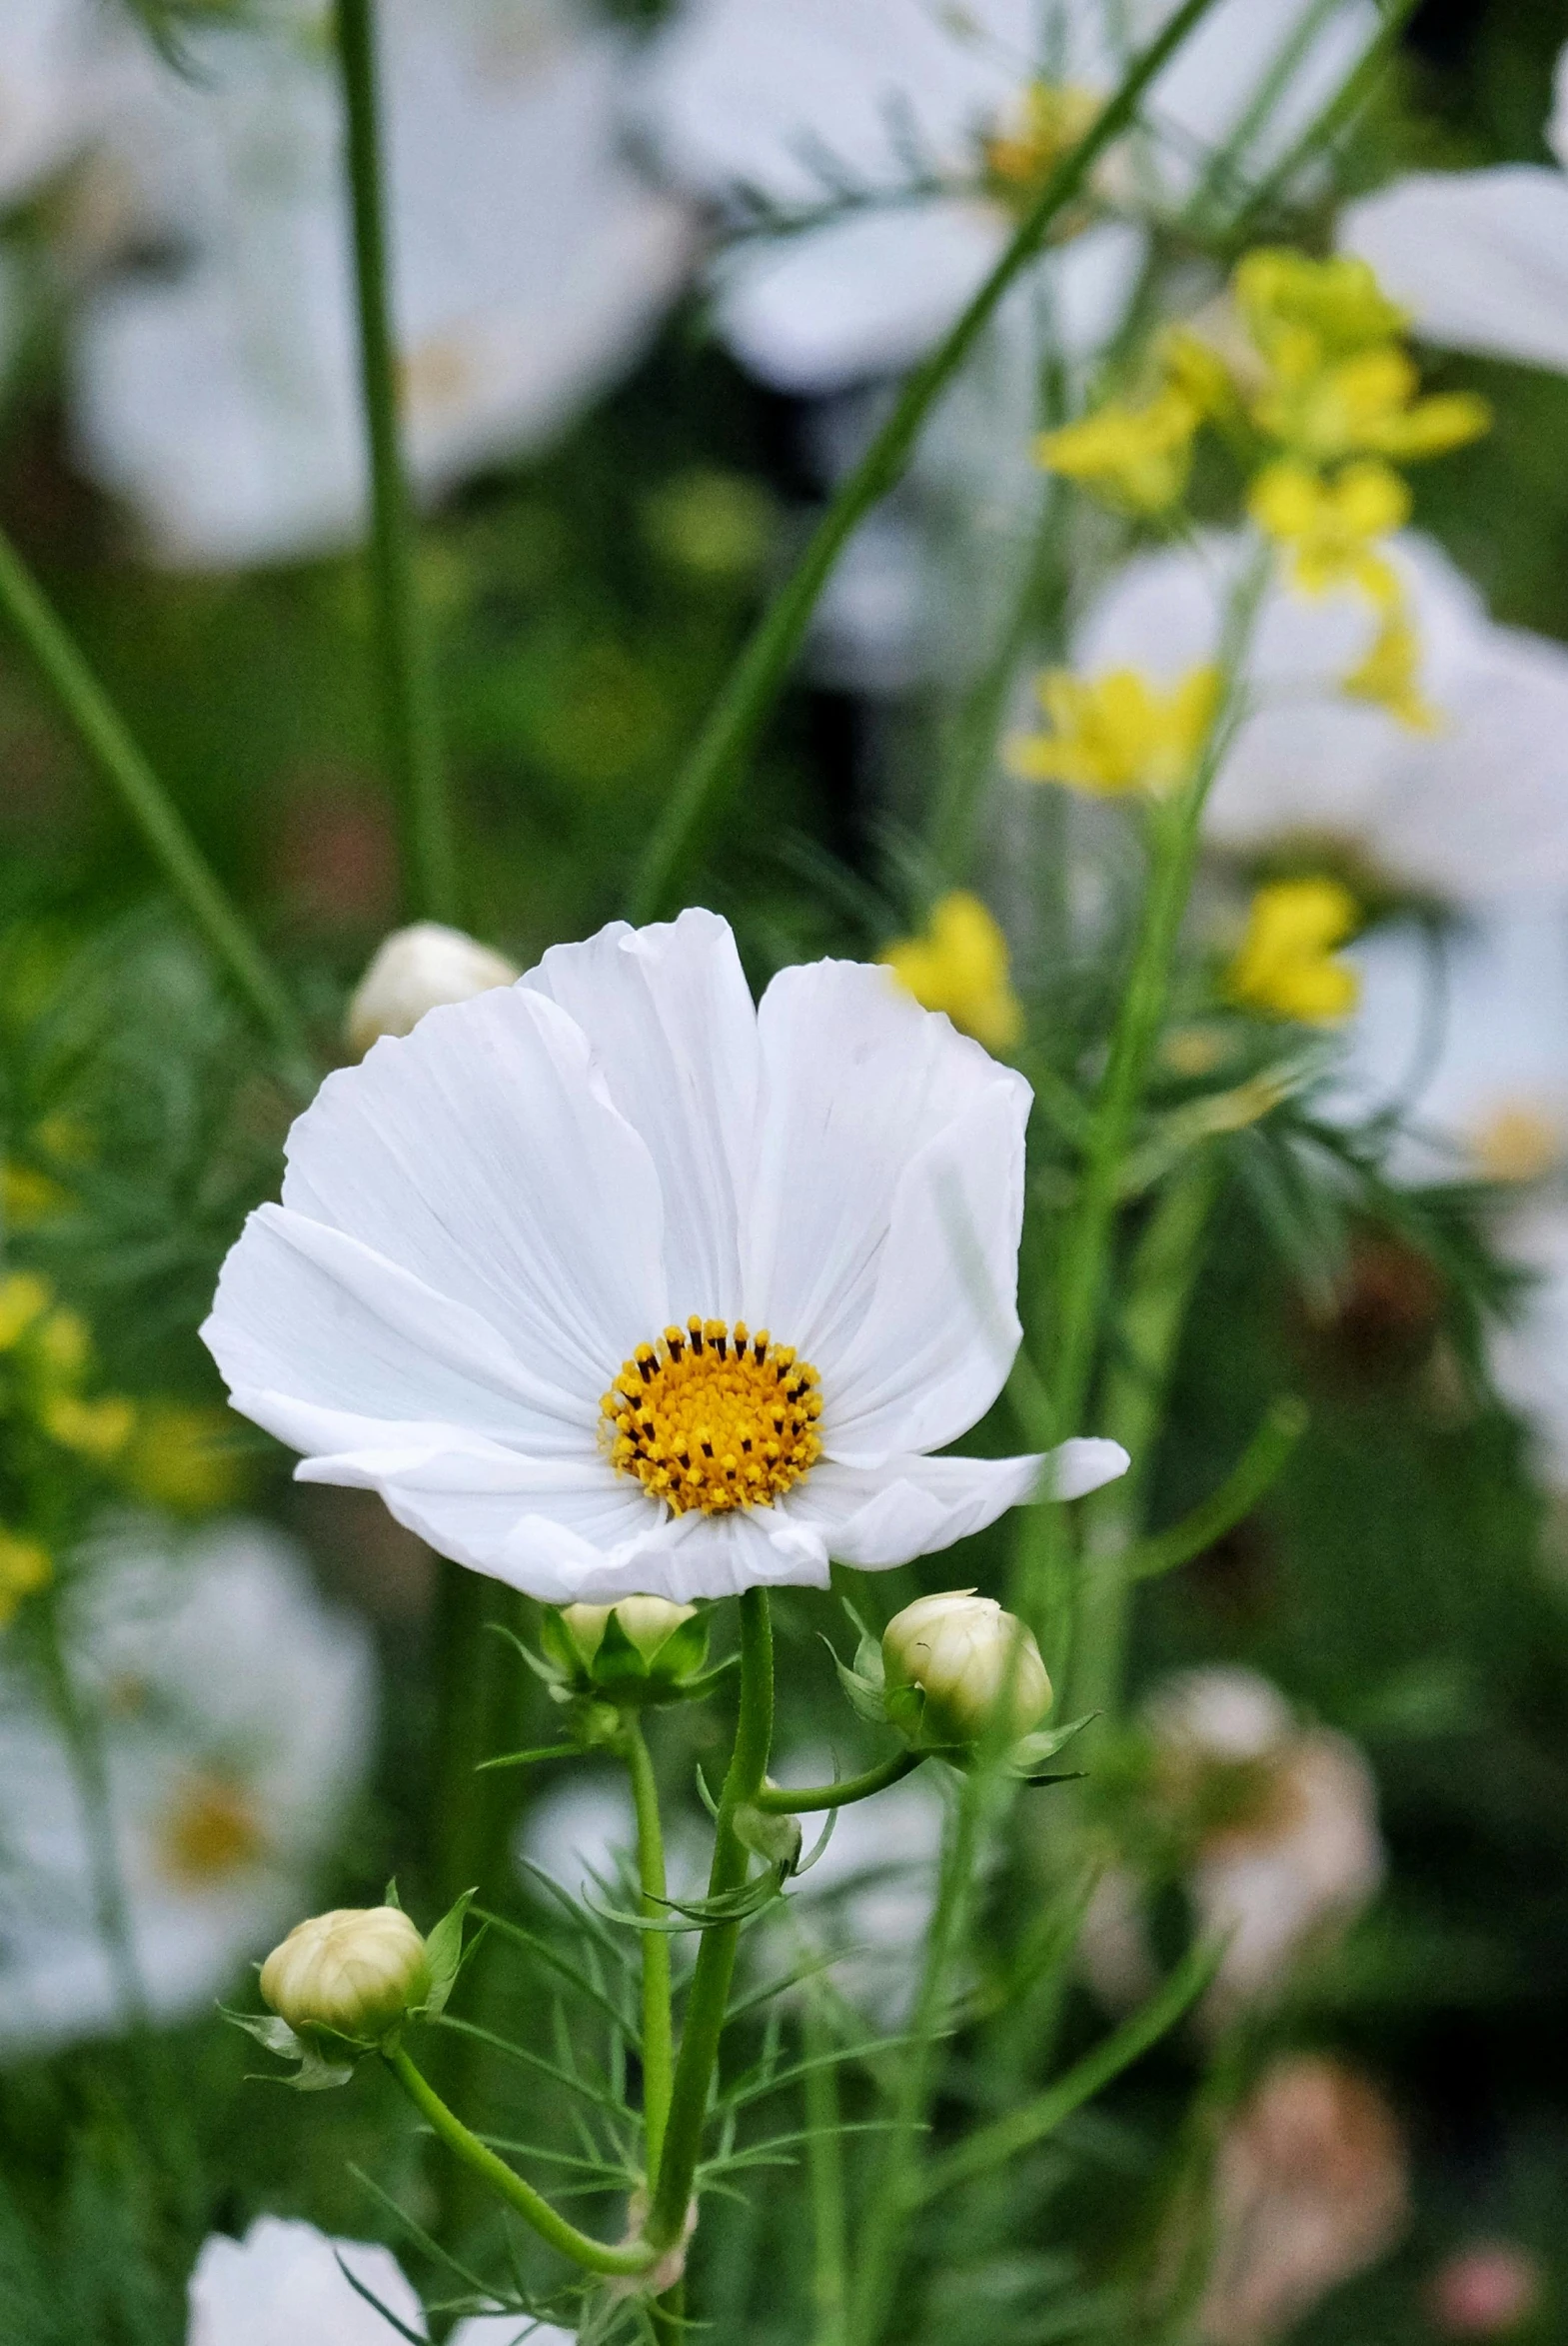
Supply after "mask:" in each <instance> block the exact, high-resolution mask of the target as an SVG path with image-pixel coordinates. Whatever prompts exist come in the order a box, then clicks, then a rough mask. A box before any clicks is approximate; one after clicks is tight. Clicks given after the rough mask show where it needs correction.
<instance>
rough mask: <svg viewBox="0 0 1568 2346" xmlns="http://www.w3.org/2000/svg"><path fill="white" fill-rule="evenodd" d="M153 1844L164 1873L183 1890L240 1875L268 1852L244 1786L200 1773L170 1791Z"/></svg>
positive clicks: (193, 1772) (205, 1885)
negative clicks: (155, 1846)
mask: <svg viewBox="0 0 1568 2346" xmlns="http://www.w3.org/2000/svg"><path fill="white" fill-rule="evenodd" d="M155 1839H156V1844H157V1849H158V1856H159V1859H160V1863H161V1868H162V1871H163V1873H164V1874H165V1876H166V1877H167V1878H168V1879H169V1880H171V1881H174V1882H178V1883H180V1884H181V1885H182V1886H184V1887H187V1888H205V1887H207V1886H208V1885H210V1884H212V1883H215V1882H221V1881H223V1880H225V1879H226V1878H227V1877H228V1876H229V1875H230V1874H234V1873H241V1872H243V1871H244V1870H245V1868H246V1867H247V1866H250V1865H254V1864H255V1863H256V1862H257V1860H258V1859H259V1858H260V1857H262V1856H264V1855H265V1854H266V1849H267V1836H266V1834H265V1833H264V1831H263V1829H262V1825H261V1820H260V1818H259V1817H258V1816H257V1814H256V1810H255V1806H254V1804H253V1803H252V1802H251V1800H250V1799H249V1798H248V1797H247V1794H246V1791H245V1788H244V1786H243V1785H241V1784H239V1783H236V1782H235V1781H234V1780H233V1778H232V1777H229V1776H227V1775H218V1774H215V1773H214V1774H209V1773H208V1772H207V1771H205V1770H192V1772H191V1773H190V1774H189V1775H187V1776H186V1777H185V1778H184V1780H183V1781H182V1782H180V1783H179V1784H177V1785H176V1786H175V1788H174V1791H173V1793H172V1795H171V1797H170V1800H169V1804H168V1807H167V1809H166V1810H165V1812H164V1814H163V1815H162V1817H160V1818H159V1820H158V1825H157V1828H156V1833H155Z"/></svg>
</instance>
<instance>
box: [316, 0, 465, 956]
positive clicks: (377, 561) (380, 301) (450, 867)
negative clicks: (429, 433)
mask: <svg viewBox="0 0 1568 2346" xmlns="http://www.w3.org/2000/svg"><path fill="white" fill-rule="evenodd" d="M336 17H337V38H338V62H339V67H340V71H341V75H342V81H343V99H344V108H345V113H346V118H347V128H348V139H347V162H348V176H349V197H350V205H351V210H352V214H353V224H354V275H355V294H356V299H357V304H358V310H359V333H360V390H361V396H362V399H363V403H364V410H365V436H366V445H367V451H368V454H369V459H370V483H371V573H372V580H373V585H374V590H375V604H376V663H377V672H378V679H379V683H380V689H381V704H382V723H383V726H384V729H385V735H386V751H387V759H388V763H389V765H390V767H391V770H392V774H393V777H394V780H395V783H396V785H397V790H398V799H399V804H400V807H401V810H402V817H403V831H404V847H405V856H406V859H407V884H408V892H409V895H410V898H411V900H412V902H413V906H414V910H415V911H416V912H418V913H419V914H421V915H422V916H425V917H426V918H428V919H431V920H436V921H454V920H456V919H457V917H458V860H457V848H456V842H455V839H454V832H453V821H452V807H451V802H450V800H449V798H448V794H447V782H446V774H445V770H444V767H443V763H442V755H441V735H440V726H439V721H438V716H437V707H436V686H435V674H434V669H433V664H432V660H431V654H430V647H429V643H428V641H427V638H426V635H425V631H424V629H423V627H422V625H421V621H420V611H419V596H418V590H417V586H416V581H415V574H414V551H415V542H414V520H413V513H412V510H411V507H410V502H409V488H408V478H407V474H406V472H405V468H404V462H403V450H402V444H401V435H400V430H399V417H398V376H397V358H396V352H395V349H394V343H393V330H392V307H391V291H390V277H391V270H390V261H389V254H388V247H387V220H386V200H385V172H384V168H383V161H382V151H381V123H380V118H379V99H378V92H377V80H378V76H377V70H376V13H375V0H337V5H336Z"/></svg>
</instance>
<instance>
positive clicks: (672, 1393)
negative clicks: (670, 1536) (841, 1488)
mask: <svg viewBox="0 0 1568 2346" xmlns="http://www.w3.org/2000/svg"><path fill="white" fill-rule="evenodd" d="M600 1408H601V1411H602V1413H603V1420H604V1422H603V1426H602V1429H601V1430H602V1434H603V1438H604V1442H605V1446H606V1449H607V1450H608V1452H609V1455H610V1459H611V1463H612V1464H613V1465H614V1466H615V1467H617V1469H618V1470H619V1471H620V1472H621V1473H623V1474H630V1475H632V1476H634V1477H635V1478H636V1480H637V1481H639V1482H641V1483H642V1485H643V1487H644V1489H645V1490H647V1491H648V1492H649V1493H650V1495H651V1496H652V1497H654V1498H658V1499H662V1500H663V1501H664V1502H665V1503H666V1505H667V1506H669V1507H670V1509H671V1511H672V1512H673V1513H674V1514H678V1515H681V1514H685V1513H687V1512H688V1510H689V1509H691V1508H694V1507H695V1508H699V1509H701V1511H702V1512H703V1513H705V1514H728V1513H731V1512H733V1511H734V1509H736V1508H737V1507H752V1506H771V1505H772V1504H773V1502H774V1500H775V1499H777V1498H782V1497H783V1495H784V1492H785V1491H786V1490H790V1489H792V1488H793V1486H794V1484H795V1483H797V1482H798V1481H799V1480H800V1478H801V1476H802V1475H804V1474H807V1473H808V1472H809V1471H810V1469H811V1467H812V1466H813V1465H814V1464H815V1462H816V1460H817V1458H818V1457H819V1456H820V1455H821V1446H822V1445H821V1439H820V1436H819V1435H818V1433H817V1431H816V1422H817V1419H818V1418H819V1417H820V1415H821V1409H822V1401H821V1393H820V1391H819V1390H818V1378H817V1374H816V1371H815V1369H814V1368H812V1367H811V1366H810V1364H809V1363H808V1362H807V1361H804V1360H801V1359H800V1358H799V1357H798V1356H797V1354H796V1352H795V1350H794V1347H793V1346H792V1345H789V1344H780V1345H777V1346H776V1345H775V1343H774V1341H773V1338H772V1336H771V1335H770V1333H769V1331H768V1329H767V1328H766V1327H760V1328H757V1329H756V1330H755V1331H754V1330H752V1329H750V1328H748V1326H747V1324H746V1322H745V1321H744V1320H737V1321H736V1323H735V1326H734V1329H732V1328H731V1326H730V1324H729V1322H728V1321H727V1320H723V1319H705V1318H703V1317H701V1316H700V1315H699V1314H698V1313H697V1312H694V1313H693V1314H692V1316H691V1318H690V1319H689V1320H688V1321H687V1323H686V1326H685V1327H684V1328H682V1327H678V1326H674V1325H672V1326H670V1327H667V1328H666V1329H665V1330H664V1333H663V1335H662V1336H661V1338H660V1340H659V1342H658V1343H657V1344H639V1345H638V1346H637V1349H636V1351H635V1353H634V1356H633V1357H632V1358H631V1359H630V1360H626V1361H624V1362H623V1363H622V1368H621V1373H620V1375H619V1376H618V1377H616V1378H615V1379H614V1381H613V1382H612V1384H611V1386H610V1389H609V1391H608V1392H607V1393H606V1394H605V1395H604V1397H603V1399H602V1400H601V1402H600Z"/></svg>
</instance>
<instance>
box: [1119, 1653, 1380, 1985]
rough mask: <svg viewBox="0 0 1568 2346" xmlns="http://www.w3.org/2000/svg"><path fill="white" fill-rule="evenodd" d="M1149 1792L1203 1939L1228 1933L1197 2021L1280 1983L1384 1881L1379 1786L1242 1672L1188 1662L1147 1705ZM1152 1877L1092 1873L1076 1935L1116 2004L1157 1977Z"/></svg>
mask: <svg viewBox="0 0 1568 2346" xmlns="http://www.w3.org/2000/svg"><path fill="white" fill-rule="evenodd" d="M1140 1723H1141V1726H1142V1729H1143V1731H1144V1733H1145V1735H1146V1737H1147V1739H1148V1745H1149V1750H1150V1754H1151V1772H1150V1777H1149V1783H1148V1787H1147V1801H1148V1804H1149V1807H1150V1810H1151V1813H1152V1816H1153V1818H1154V1819H1155V1821H1156V1827H1157V1829H1159V1830H1161V1831H1162V1832H1163V1833H1165V1834H1168V1835H1169V1844H1170V1846H1171V1847H1172V1848H1173V1849H1175V1850H1177V1851H1178V1852H1179V1859H1178V1861H1179V1862H1180V1864H1181V1870H1182V1879H1183V1881H1184V1885H1185V1888H1186V1892H1187V1895H1188V1898H1189V1900H1190V1902H1191V1906H1192V1912H1193V1923H1194V1928H1195V1930H1196V1932H1197V1934H1198V1935H1199V1936H1207V1935H1209V1934H1214V1935H1221V1934H1228V1943H1227V1945H1226V1948H1225V1952H1224V1954H1223V1955H1222V1957H1221V1958H1220V1965H1219V1969H1218V1971H1217V1972H1216V1974H1215V1976H1214V1981H1213V1984H1212V1986H1211V1987H1210V1989H1209V1991H1208V1994H1207V1996H1206V1998H1205V2000H1204V2004H1203V2007H1202V2010H1203V2018H1204V2021H1205V2024H1206V2025H1208V2026H1210V2027H1214V2026H1218V2025H1221V2024H1223V2023H1224V2022H1225V2021H1226V2020H1228V2019H1230V2018H1231V2017H1232V2016H1233V2015H1234V2014H1235V2013H1236V2012H1237V2011H1238V2010H1241V2009H1244V2008H1245V2007H1247V2006H1248V2005H1251V2004H1255V2003H1257V2002H1259V2001H1262V2000H1265V1999H1267V1998H1269V1997H1271V1996H1277V1995H1279V1994H1280V1993H1282V1992H1283V1990H1284V1989H1285V1988H1286V1987H1287V1986H1288V1984H1289V1980H1290V1977H1291V1973H1292V1971H1293V1969H1294V1968H1295V1966H1296V1965H1297V1964H1298V1963H1299V1962H1300V1961H1301V1960H1302V1959H1303V1958H1304V1957H1305V1956H1306V1955H1307V1954H1308V1953H1309V1952H1311V1951H1312V1950H1313V1949H1314V1948H1316V1947H1319V1946H1321V1945H1322V1944H1323V1943H1324V1942H1325V1941H1327V1940H1331V1939H1332V1938H1333V1937H1334V1936H1335V1935H1336V1934H1337V1933H1338V1932H1340V1931H1342V1930H1343V1929H1344V1928H1345V1927H1346V1926H1347V1925H1348V1924H1349V1923H1350V1922H1351V1921H1352V1920H1353V1919H1354V1918H1355V1916H1356V1915H1357V1914H1358V1913H1359V1912H1360V1911H1361V1909H1362V1908H1363V1907H1364V1906H1365V1905H1366V1904H1367V1902H1368V1901H1369V1899H1370V1898H1371V1897H1372V1896H1373V1895H1374V1893H1375V1892H1376V1890H1377V1888H1378V1885H1379V1883H1380V1882H1381V1880H1382V1877H1383V1844H1382V1839H1381V1836H1380V1834H1379V1832H1378V1829H1377V1790H1376V1786H1375V1784H1374V1782H1373V1780H1372V1774H1371V1770H1370V1769H1369V1768H1368V1766H1367V1764H1366V1761H1365V1760H1364V1759H1363V1758H1362V1756H1361V1754H1360V1752H1359V1751H1358V1750H1357V1749H1356V1747H1355V1745H1354V1744H1353V1743H1352V1742H1350V1741H1349V1739H1348V1738H1347V1737H1346V1736H1344V1735H1341V1734H1338V1733H1336V1732H1335V1731H1334V1730H1332V1729H1331V1728H1327V1727H1318V1726H1306V1725H1303V1724H1302V1723H1301V1722H1300V1721H1299V1720H1298V1719H1297V1718H1296V1716H1295V1714H1294V1712H1293V1711H1292V1710H1291V1707H1290V1705H1289V1703H1288V1702H1287V1701H1286V1700H1285V1697H1284V1696H1283V1695H1282V1694H1281V1693H1280V1692H1279V1690H1278V1689H1277V1687H1274V1686H1271V1685H1270V1684H1269V1682H1268V1680H1267V1679H1266V1678H1262V1677H1259V1676H1257V1675H1256V1674H1255V1673H1254V1672H1253V1671H1251V1670H1243V1669H1233V1668H1227V1667H1222V1666H1218V1667H1212V1668H1206V1669H1196V1670H1189V1671H1184V1672H1181V1673H1179V1674H1178V1675H1177V1676H1175V1677H1173V1678H1170V1679H1168V1680H1167V1681H1166V1682H1165V1683H1164V1684H1163V1685H1162V1686H1160V1687H1158V1688H1156V1689H1155V1691H1154V1693H1153V1694H1152V1695H1151V1696H1150V1697H1149V1699H1148V1701H1147V1702H1146V1704H1145V1705H1144V1707H1143V1710H1142V1713H1141V1722H1140ZM1151 1886H1152V1885H1151V1882H1150V1880H1149V1879H1147V1878H1146V1877H1145V1876H1144V1875H1143V1874H1142V1873H1141V1872H1140V1870H1139V1869H1138V1868H1137V1867H1136V1866H1135V1865H1133V1864H1131V1863H1123V1862H1115V1863H1113V1864H1112V1865H1111V1866H1110V1867H1109V1869H1108V1870H1107V1871H1106V1872H1105V1873H1104V1874H1103V1875H1102V1876H1101V1878H1100V1881H1099V1884H1098V1886H1097V1888H1096V1890H1095V1894H1094V1897H1093V1899H1092V1901H1091V1903H1090V1906H1089V1911H1088V1915H1087V1918H1086V1921H1085V1925H1084V1931H1083V1937H1082V1939H1081V1941H1080V1957H1081V1960H1082V1962H1083V1965H1084V1968H1085V1970H1086V1972H1087V1974H1088V1977H1089V1980H1090V1982H1091V1983H1092V1985H1093V1986H1094V1988H1095V1990H1096V1991H1097V1992H1098V1993H1099V1994H1100V1995H1101V1996H1102V1997H1103V1998H1104V2000H1105V2001H1106V2002H1107V2003H1108V2004H1110V2005H1111V2006H1112V2008H1113V2009H1117V2010H1121V2009H1125V2008H1128V2007H1130V2006H1132V2005H1133V2004H1136V2003H1140V2002H1142V2001H1143V2000H1144V1999H1145V1998H1146V1997H1147V1996H1148V1995H1150V1994H1151V1993H1152V1992H1153V1990H1154V1989H1155V1987H1156V1986H1157V1985H1158V1980H1159V1973H1158V1969H1157V1966H1156V1964H1155V1961H1154V1956H1153V1951H1152V1947H1151V1944H1150V1940H1149V1936H1148V1924H1147V1918H1146V1907H1147V1900H1148V1897H1149V1894H1150V1889H1151Z"/></svg>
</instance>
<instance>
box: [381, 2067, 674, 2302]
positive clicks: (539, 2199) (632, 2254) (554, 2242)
mask: <svg viewBox="0 0 1568 2346" xmlns="http://www.w3.org/2000/svg"><path fill="white" fill-rule="evenodd" d="M382 2058H383V2060H384V2061H385V2062H386V2064H387V2066H388V2068H389V2069H390V2070H391V2071H392V2074H393V2076H394V2077H396V2079H397V2081H398V2083H399V2084H400V2085H401V2086H402V2088H403V2090H404V2092H405V2093H406V2094H407V2095H408V2097H409V2099H410V2101H411V2102H412V2103H413V2104H414V2107H415V2108H416V2109H417V2110H418V2111H419V2114H420V2116H421V2117H422V2118H423V2119H424V2120H425V2123H426V2124H427V2125H428V2126H429V2128H430V2130H431V2132H432V2133H433V2134H434V2135H435V2136H436V2138H437V2140H438V2141H439V2142H444V2143H445V2144H446V2146H447V2148H448V2150H450V2151H451V2152H452V2154H453V2156H454V2157H455V2158H458V2159H461V2160H462V2162H463V2164H464V2165H465V2166H466V2167H468V2168H469V2169H470V2171H471V2172H472V2173H473V2174H475V2175H477V2176H479V2178H480V2179H481V2181H482V2182H485V2183H487V2184H489V2186H490V2188H491V2190H492V2191H493V2192H495V2193H496V2195H497V2197H498V2198H500V2199H502V2200H504V2201H505V2203H506V2205H507V2206H508V2207H510V2208H511V2209H512V2210H513V2211H514V2212H515V2213H516V2214H517V2215H520V2216H521V2217H522V2218H523V2220H524V2222H525V2223H527V2224H532V2226H533V2227H534V2230H535V2231H536V2232H537V2233H538V2234H539V2236H540V2238H541V2239H542V2240H547V2241H549V2243H550V2245H551V2247H552V2248H556V2249H559V2250H560V2252H561V2254H562V2255H563V2256H567V2257H570V2258H571V2259H572V2262H573V2263H574V2264H576V2265H580V2266H581V2267H582V2269H583V2270H584V2272H587V2273H613V2274H624V2275H636V2274H638V2273H646V2272H647V2271H648V2269H649V2267H650V2266H651V2265H652V2264H654V2263H656V2262H657V2258H656V2256H655V2253H654V2251H653V2249H652V2248H650V2247H649V2245H648V2243H647V2242H646V2241H643V2240H637V2241H633V2242H630V2243H629V2244H628V2245H627V2246H626V2247H624V2248H610V2247H607V2246H606V2244H605V2243H604V2241H602V2240H594V2239H592V2238H591V2237H590V2236H589V2234H588V2233H587V2232H580V2231H579V2230H578V2228H577V2226H576V2224H569V2223H568V2222H567V2220H566V2217H565V2216H559V2215H557V2213H556V2211H555V2209H554V2208H553V2207H552V2206H551V2204H550V2202H549V2200H548V2199H545V2198H544V2197H543V2196H542V2195H541V2194H540V2193H539V2192H537V2191H536V2190H535V2189H534V2187H533V2185H532V2184H531V2183H525V2182H524V2180H523V2178H522V2176H521V2175H519V2174H516V2173H515V2172H514V2171H513V2169H512V2168H511V2167H509V2166H508V2165H507V2163H506V2161H505V2159H500V2158H498V2157H497V2156H496V2153H495V2152H494V2151H493V2150H490V2149H488V2148H487V2147H486V2145H485V2144H484V2143H483V2142H481V2141H480V2138H479V2136H478V2135H477V2134H471V2133H470V2132H469V2129H468V2128H467V2127H466V2126H465V2125H464V2123H463V2121H462V2119H461V2118H459V2117H456V2116H455V2115H454V2114H453V2112H452V2111H451V2110H449V2109H448V2107H447V2105H446V2103H445V2102H444V2101H443V2100H442V2098H441V2096H440V2094H439V2093H437V2091H436V2089H435V2087H434V2086H432V2085H430V2084H427V2082H426V2080H425V2079H424V2078H423V2077H422V2076H421V2074H420V2072H419V2070H418V2069H416V2067H415V2066H414V2063H413V2061H412V2060H410V2058H409V2056H408V2054H407V2053H406V2052H405V2051H404V2049H403V2047H402V2045H394V2046H392V2047H391V2048H390V2049H389V2050H387V2051H384V2052H383V2054H382Z"/></svg>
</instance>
